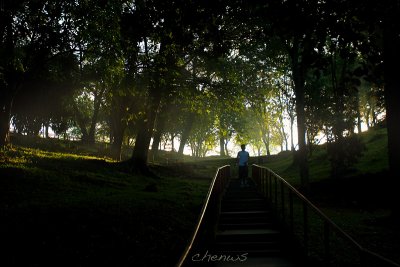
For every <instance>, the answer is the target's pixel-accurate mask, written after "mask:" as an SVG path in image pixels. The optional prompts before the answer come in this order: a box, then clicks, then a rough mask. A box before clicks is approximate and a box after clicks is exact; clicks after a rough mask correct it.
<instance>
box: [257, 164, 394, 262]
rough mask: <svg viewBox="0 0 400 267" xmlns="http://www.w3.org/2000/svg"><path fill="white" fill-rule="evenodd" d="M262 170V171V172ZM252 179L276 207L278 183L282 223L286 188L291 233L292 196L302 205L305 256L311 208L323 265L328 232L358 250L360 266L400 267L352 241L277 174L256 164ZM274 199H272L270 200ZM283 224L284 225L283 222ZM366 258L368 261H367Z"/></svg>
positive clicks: (327, 243)
mask: <svg viewBox="0 0 400 267" xmlns="http://www.w3.org/2000/svg"><path fill="white" fill-rule="evenodd" d="M263 170H264V171H263ZM252 177H253V179H254V181H255V183H256V185H257V187H258V188H259V190H260V191H261V193H263V194H264V196H265V197H267V198H269V200H270V202H271V203H273V204H274V205H275V206H276V207H278V181H277V180H279V182H280V186H281V187H280V188H281V191H280V195H281V200H280V201H281V206H282V210H281V211H280V212H281V214H282V219H283V221H284V220H285V194H284V187H286V188H287V189H288V190H289V191H288V196H289V201H288V202H289V203H288V205H289V213H290V214H289V217H290V220H291V221H290V222H289V224H291V225H290V227H291V229H292V231H293V195H294V196H296V197H297V198H298V199H299V200H300V201H301V202H302V204H303V220H304V222H303V224H304V237H303V238H304V244H305V246H306V247H305V251H306V254H308V247H307V246H309V244H308V242H309V237H308V234H309V229H308V212H307V208H311V209H312V210H313V211H314V213H315V214H317V216H319V217H320V219H321V220H322V221H323V227H324V229H323V231H324V234H323V235H322V239H323V240H322V243H323V244H324V250H325V255H324V258H325V261H327V262H325V263H328V265H329V260H330V245H331V242H332V241H331V240H330V238H329V233H330V230H333V231H335V232H336V233H337V234H339V235H341V236H342V237H343V238H344V239H346V240H347V241H348V242H349V243H350V244H351V245H352V246H353V247H354V248H356V249H357V250H358V252H359V253H358V255H359V257H360V263H361V264H362V266H368V264H369V260H370V259H374V260H375V261H376V262H377V263H378V264H379V265H377V266H396V267H400V265H399V264H397V263H395V262H393V261H391V260H389V259H387V258H385V257H383V256H381V255H379V254H377V253H375V252H372V251H370V250H368V249H366V248H364V247H362V246H361V245H360V244H359V243H358V242H357V241H356V240H354V239H353V238H352V237H351V236H350V235H348V234H347V233H346V232H345V231H344V230H343V229H341V228H340V227H339V226H338V225H337V224H335V223H334V222H333V221H332V220H331V219H330V218H329V217H328V216H326V215H325V214H324V213H323V212H322V211H321V210H320V209H319V208H317V207H316V206H315V205H314V204H313V203H311V201H310V200H308V199H307V198H306V197H305V196H304V195H303V194H301V193H300V192H299V191H298V190H297V189H296V188H294V187H293V186H292V185H291V184H289V183H288V182H287V181H286V180H285V179H283V178H282V177H280V176H279V175H278V174H276V173H275V172H273V171H272V170H271V169H269V168H267V167H263V166H259V165H256V164H253V165H252ZM272 177H274V179H275V183H274V191H275V192H274V193H273V189H272ZM272 195H273V196H272ZM272 197H274V198H272ZM284 223H286V222H285V221H284ZM367 257H368V259H369V260H368V259H367Z"/></svg>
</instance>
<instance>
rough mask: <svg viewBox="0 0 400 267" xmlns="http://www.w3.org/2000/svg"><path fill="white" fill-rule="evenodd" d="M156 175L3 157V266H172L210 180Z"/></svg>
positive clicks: (81, 162) (67, 160)
mask: <svg viewBox="0 0 400 267" xmlns="http://www.w3.org/2000/svg"><path fill="white" fill-rule="evenodd" d="M154 171H155V172H157V173H158V175H159V176H160V177H161V178H160V179H154V178H148V177H143V176H139V175H133V174H131V173H127V172H124V170H123V169H122V168H120V165H119V164H117V163H115V162H112V161H110V160H108V159H104V158H97V157H93V156H82V155H76V154H67V153H58V152H49V151H44V150H40V149H32V148H26V147H20V146H13V147H12V148H8V149H6V150H3V151H1V152H0V236H1V239H0V243H1V245H2V246H1V247H2V248H3V249H2V253H1V255H2V256H1V265H2V266H149V265H153V266H172V265H174V264H175V263H176V261H177V260H178V258H179V256H180V253H181V252H182V251H183V248H184V246H185V245H186V244H187V240H188V237H189V236H190V235H191V233H192V231H193V225H194V223H195V221H196V219H197V216H198V214H199V212H200V208H201V205H202V201H203V198H204V196H205V194H206V192H207V189H208V184H209V181H210V180H209V179H188V177H185V178H186V179H184V178H183V177H174V176H171V175H170V173H169V172H168V169H166V168H154ZM22 255H23V256H22Z"/></svg>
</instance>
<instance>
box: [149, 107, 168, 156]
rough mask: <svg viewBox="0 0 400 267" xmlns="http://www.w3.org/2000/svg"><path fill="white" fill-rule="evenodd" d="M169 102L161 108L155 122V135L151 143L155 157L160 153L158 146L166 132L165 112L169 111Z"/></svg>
mask: <svg viewBox="0 0 400 267" xmlns="http://www.w3.org/2000/svg"><path fill="white" fill-rule="evenodd" d="M167 108H168V103H166V104H164V105H163V107H162V108H161V112H160V114H159V115H158V116H157V119H156V122H155V125H156V126H155V129H156V130H155V131H154V135H153V143H152V145H151V154H152V156H153V157H157V154H158V148H159V146H160V142H161V137H162V134H163V132H164V128H165V123H166V119H165V114H166V113H167V112H168V110H167Z"/></svg>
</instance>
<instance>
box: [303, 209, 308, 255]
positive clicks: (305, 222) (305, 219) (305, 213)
mask: <svg viewBox="0 0 400 267" xmlns="http://www.w3.org/2000/svg"><path fill="white" fill-rule="evenodd" d="M303 232H304V237H303V238H304V250H305V251H304V252H305V254H306V257H307V256H308V238H309V235H308V232H309V229H308V207H307V203H306V202H305V201H303Z"/></svg>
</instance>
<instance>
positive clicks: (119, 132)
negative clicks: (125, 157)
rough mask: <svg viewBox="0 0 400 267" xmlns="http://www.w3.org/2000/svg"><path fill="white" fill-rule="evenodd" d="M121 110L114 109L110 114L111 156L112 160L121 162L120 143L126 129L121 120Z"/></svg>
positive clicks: (118, 108)
mask: <svg viewBox="0 0 400 267" xmlns="http://www.w3.org/2000/svg"><path fill="white" fill-rule="evenodd" d="M122 112H124V111H123V110H121V109H120V107H116V110H114V111H113V112H112V113H111V125H110V126H111V132H112V139H110V141H111V156H112V158H113V159H115V160H118V161H120V160H121V151H122V143H123V141H124V134H125V129H126V122H125V121H124V120H123V114H122Z"/></svg>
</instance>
